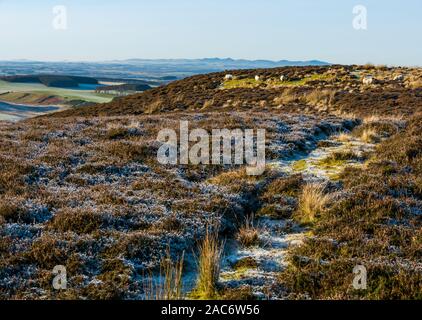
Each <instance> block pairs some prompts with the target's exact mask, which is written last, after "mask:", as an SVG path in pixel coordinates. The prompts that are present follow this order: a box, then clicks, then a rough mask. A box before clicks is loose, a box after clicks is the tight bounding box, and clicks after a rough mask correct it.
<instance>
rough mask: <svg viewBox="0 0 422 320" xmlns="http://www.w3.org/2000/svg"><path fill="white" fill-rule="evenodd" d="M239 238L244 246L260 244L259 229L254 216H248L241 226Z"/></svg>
mask: <svg viewBox="0 0 422 320" xmlns="http://www.w3.org/2000/svg"><path fill="white" fill-rule="evenodd" d="M237 240H238V241H239V242H240V244H241V245H242V246H243V247H252V246H256V245H258V244H259V229H258V228H256V227H255V226H254V224H253V218H246V220H245V223H244V224H243V225H242V226H241V227H240V229H239V233H238V234H237Z"/></svg>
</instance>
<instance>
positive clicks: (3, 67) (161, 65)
mask: <svg viewBox="0 0 422 320" xmlns="http://www.w3.org/2000/svg"><path fill="white" fill-rule="evenodd" d="M324 65H330V64H329V63H328V62H324V61H319V60H309V61H289V60H279V61H270V60H245V59H237V60H236V59H231V58H225V59H220V58H205V59H129V60H113V61H99V62H67V61H64V62H42V61H0V75H4V76H14V75H22V74H29V75H31V74H32V75H34V74H46V73H48V74H57V75H63V74H66V75H74V76H88V77H93V78H96V79H102V78H109V79H111V78H112V79H127V80H128V79H133V80H143V81H145V82H146V84H150V85H160V84H163V83H168V82H170V81H173V80H177V79H182V78H186V77H189V76H192V75H195V74H205V73H211V72H220V71H225V70H238V69H256V68H275V67H286V66H324ZM125 82H126V81H125Z"/></svg>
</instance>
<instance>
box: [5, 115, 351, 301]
mask: <svg viewBox="0 0 422 320" xmlns="http://www.w3.org/2000/svg"><path fill="white" fill-rule="evenodd" d="M179 119H186V120H189V121H190V123H192V124H194V126H195V127H196V126H197V127H200V128H205V129H208V130H211V129H212V128H229V129H230V128H239V127H240V128H257V127H259V128H266V129H267V136H268V152H267V155H268V157H270V158H280V157H289V156H292V155H293V154H295V153H297V152H306V151H307V150H311V149H312V148H314V147H315V146H316V141H317V137H318V136H320V137H324V136H327V135H329V134H332V133H334V132H338V131H341V130H344V129H345V128H351V127H353V125H354V124H355V123H354V121H352V120H342V119H340V118H336V117H331V118H326V119H320V118H318V117H315V116H300V115H296V116H294V115H292V116H290V115H282V114H277V115H275V114H266V113H237V112H233V113H226V114H221V116H220V117H218V118H216V117H215V116H214V114H212V113H208V114H206V113H205V114H177V115H164V116H163V115H160V116H123V117H110V118H89V119H88V118H85V119H83V118H61V119H60V121H57V119H56V118H38V119H33V120H28V121H26V122H20V123H16V124H11V123H3V124H1V128H0V130H1V133H0V134H1V140H0V141H1V142H0V157H1V162H0V167H1V175H0V219H1V226H0V234H1V246H0V248H1V251H0V252H1V257H2V259H1V266H0V267H1V269H0V285H1V286H0V287H1V295H2V297H3V298H53V297H60V298H82V297H87V298H136V297H138V298H139V297H140V296H141V294H142V291H143V286H142V284H141V283H140V281H139V279H140V278H142V277H143V275H144V276H145V275H147V274H148V273H149V272H154V271H156V270H158V269H159V266H160V262H161V259H162V257H163V256H164V255H165V251H166V248H167V246H168V244H171V246H170V249H171V252H172V254H173V255H180V254H181V252H183V251H185V252H186V253H189V254H190V253H191V252H192V248H195V247H196V246H197V242H198V241H199V240H200V239H201V238H202V237H203V235H204V232H205V226H206V225H207V224H208V223H211V222H212V223H215V222H218V223H219V224H220V225H221V230H220V231H221V232H223V233H226V234H230V233H233V232H234V230H235V227H236V223H237V221H238V219H240V217H242V216H243V215H244V214H245V212H246V211H247V210H248V207H249V206H250V205H251V203H252V202H253V201H252V200H251V199H252V196H251V195H250V194H251V192H252V191H253V189H254V188H256V185H257V183H258V182H259V179H264V178H265V177H267V176H270V175H271V174H272V173H271V172H270V171H269V172H268V173H267V174H266V175H264V177H263V178H259V179H257V180H255V181H252V182H251V181H249V180H250V177H249V176H246V174H245V173H244V172H243V173H242V170H243V171H244V169H242V168H234V167H221V166H185V167H178V166H168V167H165V166H162V165H160V164H159V163H158V162H157V160H156V150H157V149H158V147H159V144H158V143H157V142H156V137H157V133H158V131H159V130H160V129H162V128H175V129H177V128H178V124H179ZM233 170H234V171H233ZM239 170H240V171H239ZM236 172H239V173H236ZM188 256H189V255H188ZM188 258H189V257H188ZM188 258H187V259H186V261H187V263H186V264H187V266H186V268H187V269H189V268H193V267H194V265H192V266H189V262H192V264H194V263H193V261H189V259H188ZM190 260H192V259H190ZM58 264H61V265H65V266H67V268H68V275H69V282H68V284H69V288H70V289H69V290H67V291H63V292H55V291H54V290H53V289H52V288H51V283H50V278H51V276H52V274H51V272H52V269H53V267H54V266H55V265H58Z"/></svg>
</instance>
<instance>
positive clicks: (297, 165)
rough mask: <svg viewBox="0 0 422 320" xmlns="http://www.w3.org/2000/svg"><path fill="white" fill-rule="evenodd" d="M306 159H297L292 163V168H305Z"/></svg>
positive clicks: (299, 169)
mask: <svg viewBox="0 0 422 320" xmlns="http://www.w3.org/2000/svg"><path fill="white" fill-rule="evenodd" d="M306 168H307V164H306V160H298V161H295V162H294V163H293V166H292V169H293V170H294V171H296V172H298V171H303V170H306Z"/></svg>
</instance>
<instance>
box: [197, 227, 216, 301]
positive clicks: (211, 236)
mask: <svg viewBox="0 0 422 320" xmlns="http://www.w3.org/2000/svg"><path fill="white" fill-rule="evenodd" d="M223 247H224V243H223V242H221V241H220V240H219V239H218V234H217V232H216V231H212V230H209V228H207V231H206V234H205V238H204V240H203V241H202V243H201V244H200V246H199V256H198V280H197V285H196V289H195V291H194V293H193V295H194V296H195V297H196V298H199V299H214V298H215V297H216V296H217V288H216V285H217V282H218V279H219V276H220V262H221V256H222V254H223Z"/></svg>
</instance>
